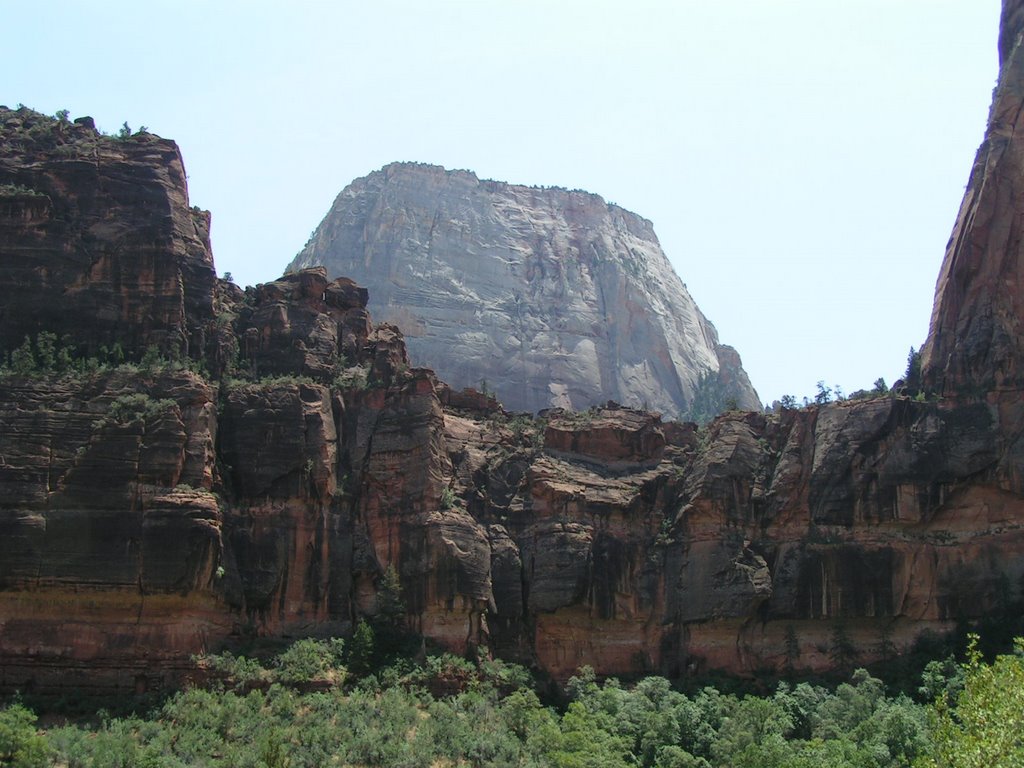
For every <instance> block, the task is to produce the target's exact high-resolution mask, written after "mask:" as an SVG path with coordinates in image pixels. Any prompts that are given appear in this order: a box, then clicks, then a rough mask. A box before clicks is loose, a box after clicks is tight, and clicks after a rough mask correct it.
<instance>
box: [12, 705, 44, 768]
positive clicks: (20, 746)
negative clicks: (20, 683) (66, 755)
mask: <svg viewBox="0 0 1024 768" xmlns="http://www.w3.org/2000/svg"><path fill="white" fill-rule="evenodd" d="M35 723H36V716H35V714H34V713H33V712H32V711H31V710H29V709H26V708H25V707H23V706H21V705H20V704H14V705H12V706H10V707H7V708H6V709H3V710H0V765H9V766H12V768H36V766H39V767H40V768H42V766H46V765H49V754H50V747H49V745H48V744H47V743H46V739H44V738H43V737H42V736H40V735H39V734H38V733H37V732H36V725H35Z"/></svg>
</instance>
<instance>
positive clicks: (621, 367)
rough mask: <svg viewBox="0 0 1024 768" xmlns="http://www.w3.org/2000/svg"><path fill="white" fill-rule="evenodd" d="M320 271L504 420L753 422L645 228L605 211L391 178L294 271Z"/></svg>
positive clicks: (552, 194)
mask: <svg viewBox="0 0 1024 768" xmlns="http://www.w3.org/2000/svg"><path fill="white" fill-rule="evenodd" d="M317 265H323V266H325V267H326V268H327V271H328V274H329V275H332V276H339V275H345V276H347V277H351V278H353V279H354V280H356V281H357V282H358V283H360V284H361V285H365V286H366V287H367V288H368V289H369V291H370V309H371V311H372V312H373V314H374V316H376V317H377V318H378V319H382V320H386V321H388V322H393V323H395V324H397V325H399V326H400V327H401V328H402V329H403V330H404V331H405V335H406V343H407V344H408V347H409V354H410V356H411V358H412V359H413V360H414V361H415V362H416V363H417V364H422V365H429V366H430V367H431V368H433V369H434V370H436V371H437V372H438V374H439V375H440V376H441V377H442V378H443V379H445V380H446V381H448V382H450V383H451V384H452V385H453V386H455V387H460V388H461V387H466V386H473V387H476V388H481V386H482V385H485V386H486V388H487V389H489V390H493V391H494V393H495V394H496V395H497V396H498V399H499V400H501V401H502V402H503V403H504V404H505V405H506V406H507V407H508V408H510V409H512V410H517V411H528V412H530V413H534V412H536V411H537V410H540V409H543V408H549V407H565V408H576V409H584V408H587V407H589V406H591V405H596V404H599V403H601V402H603V401H605V400H608V399H609V398H610V399H614V400H617V401H620V402H623V403H626V404H629V405H632V406H635V407H641V406H642V407H645V408H649V409H652V410H659V411H661V412H663V413H665V414H668V415H670V416H673V417H678V416H681V415H690V416H694V417H702V418H707V417H710V416H712V415H714V414H715V413H717V412H719V411H720V410H721V409H722V407H723V406H724V405H725V404H726V403H730V402H731V403H734V404H735V405H736V406H738V407H740V408H747V409H754V408H759V407H760V401H759V400H758V397H757V394H756V393H755V392H754V389H753V387H752V386H751V384H750V381H749V379H748V378H747V375H746V373H745V372H744V371H743V367H742V365H741V363H740V360H739V355H738V354H737V353H736V352H735V350H733V349H732V348H730V347H727V346H725V345H722V344H719V342H718V334H717V332H716V331H715V328H714V326H713V325H711V323H710V322H709V321H708V320H707V318H705V317H704V315H703V314H702V313H701V311H700V310H699V309H698V308H697V305H696V304H695V303H694V301H693V299H692V298H691V296H690V294H689V292H688V291H687V289H686V286H685V285H683V283H682V282H681V281H680V280H679V277H678V276H677V275H676V273H675V272H674V271H673V269H672V266H671V265H670V264H669V261H668V259H667V258H666V256H665V254H664V252H663V251H662V250H661V246H660V244H659V243H658V238H657V236H656V235H655V233H654V228H653V226H652V224H651V222H650V221H647V220H646V219H643V218H641V217H640V216H637V215H636V214H634V213H630V212H629V211H627V210H624V209H623V208H620V207H618V206H616V205H613V204H608V203H606V202H605V201H604V200H603V199H601V197H599V196H598V195H593V194H589V193H587V192H581V191H578V190H577V191H569V190H565V189H559V188H537V187H523V186H516V185H512V184H504V183H500V182H495V181H482V180H480V179H478V178H477V177H476V175H475V174H473V173H471V172H469V171H448V170H445V169H444V168H441V167H439V166H433V165H424V164H415V163H394V164H391V165H388V166H386V167H384V168H382V169H381V170H379V171H376V172H374V173H371V174H370V175H369V176H366V177H364V178H361V179H357V180H356V181H354V182H353V183H352V184H350V185H349V186H348V187H346V188H345V189H344V190H343V191H342V192H341V194H339V195H338V197H337V199H336V200H335V202H334V205H333V206H332V208H331V210H330V212H329V213H328V214H327V216H326V217H325V218H324V220H323V222H322V223H321V224H320V226H319V227H318V228H317V229H316V231H315V232H314V233H313V236H312V237H311V239H310V241H309V243H308V244H307V245H306V247H305V248H304V249H303V251H302V252H301V253H300V254H299V255H298V256H297V257H296V258H295V260H294V261H293V262H292V264H291V266H290V267H289V270H291V271H294V270H299V269H302V268H306V267H312V266H317Z"/></svg>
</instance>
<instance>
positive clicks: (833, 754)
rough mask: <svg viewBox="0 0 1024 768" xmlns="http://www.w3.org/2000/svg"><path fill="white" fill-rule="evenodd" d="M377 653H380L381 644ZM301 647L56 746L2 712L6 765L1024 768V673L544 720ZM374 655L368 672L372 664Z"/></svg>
mask: <svg viewBox="0 0 1024 768" xmlns="http://www.w3.org/2000/svg"><path fill="white" fill-rule="evenodd" d="M360 642H362V643H364V644H365V643H367V642H370V643H372V642H373V641H372V638H363V639H362V640H361V641H360ZM355 645H356V646H357V647H355V648H354V647H353V641H350V642H349V643H347V644H346V643H343V642H342V641H340V640H327V641H318V640H300V641H298V642H296V643H294V644H293V645H292V646H290V647H289V648H287V649H285V650H284V651H283V652H282V653H281V654H280V655H279V656H278V657H277V658H276V659H274V660H273V661H272V662H271V663H269V664H268V665H266V666H264V665H262V664H260V663H259V662H256V661H254V660H252V659H245V658H241V657H235V656H231V655H229V654H222V655H218V656H213V657H208V658H206V659H204V660H202V665H203V666H204V667H205V668H206V669H207V670H208V671H209V672H210V674H211V676H212V678H213V682H211V683H210V684H209V685H208V686H207V687H195V688H191V689H189V690H185V691H182V692H179V693H177V694H175V695H173V696H171V697H170V698H169V699H167V700H166V701H165V702H164V703H163V704H162V705H161V706H159V707H158V708H157V709H155V710H154V711H153V712H151V713H150V714H149V715H148V716H146V717H139V716H135V715H132V716H128V717H117V718H114V717H109V716H104V715H100V716H99V717H98V719H96V720H94V721H92V722H90V723H88V724H78V725H75V724H66V725H63V726H59V727H51V728H49V729H48V730H45V731H38V730H37V727H36V724H35V715H34V714H33V713H32V712H31V711H30V710H28V709H27V708H25V707H24V706H23V705H22V704H20V703H14V704H12V705H10V706H8V707H7V708H6V709H2V710H0V764H2V765H14V766H47V765H60V766H68V767H69V768H86V767H90V768H107V767H111V768H113V767H114V766H153V767H155V766H175V767H178V768H180V767H182V766H238V767H242V766H253V767H254V768H255V767H256V766H289V768H300V766H311V767H312V766H331V765H336V766H423V767H424V768H427V767H428V766H556V767H560V768H585V767H593V768H615V767H622V768H625V767H626V766H630V767H635V766H640V767H643V768H684V767H685V768H709V767H710V766H731V767H735V768H774V767H776V766H778V767H779V768H782V767H783V766H786V767H787V768H788V767H791V766H793V767H796V768H811V766H828V767H829V768H846V767H849V768H886V767H888V766H916V767H917V768H933V767H935V768H937V767H939V766H943V767H949V768H960V767H961V766H964V767H970V766H986V768H1002V766H1020V765H1024V740H1022V735H1024V657H1022V656H1021V655H1020V654H1019V653H1018V655H1013V656H1000V657H998V658H997V659H996V660H995V662H994V663H992V664H991V665H990V664H987V663H985V662H984V661H983V660H982V658H981V655H980V653H978V652H977V651H976V650H975V649H974V648H975V647H974V646H972V649H971V651H970V653H969V658H968V661H967V663H966V664H963V665H955V664H954V665H949V664H946V663H937V664H936V665H933V666H932V667H930V669H929V673H928V675H927V676H926V679H925V681H924V683H925V685H924V686H923V687H922V693H926V694H928V695H931V694H935V695H936V698H935V701H934V702H933V703H930V704H929V703H918V702H915V701H912V700H911V699H909V698H908V697H907V696H905V695H903V694H900V695H897V696H891V695H888V694H887V693H886V690H885V686H884V684H883V683H882V681H881V680H879V679H878V678H875V677H872V676H871V675H870V674H868V673H867V672H865V671H864V670H857V671H855V672H854V673H853V674H852V676H851V677H850V679H849V681H848V682H845V683H842V684H840V685H838V686H837V687H835V688H834V689H828V688H825V687H822V686H818V685H811V684H809V683H799V684H796V685H792V684H787V683H780V684H779V685H778V687H777V688H776V690H775V691H774V693H773V694H771V695H769V696H752V695H745V696H737V695H733V694H725V693H722V692H720V691H718V690H716V689H714V688H711V687H706V688H704V689H702V690H700V691H698V692H696V693H694V694H692V695H686V694H683V693H681V692H679V691H677V690H675V689H674V688H673V687H672V685H671V684H670V682H669V681H668V680H665V679H664V678H659V677H648V678H645V679H643V680H640V681H639V682H637V683H636V684H635V685H633V686H632V687H625V686H623V685H622V684H620V683H619V682H618V681H617V680H615V679H609V680H606V681H603V682H600V681H598V680H597V679H595V676H594V673H593V671H592V670H590V669H589V668H583V669H582V670H581V671H580V673H579V674H578V675H577V676H576V677H574V678H573V679H572V680H570V681H569V684H568V687H567V701H564V702H562V704H564V707H555V706H548V705H545V704H544V703H542V701H541V699H540V698H539V697H538V695H537V693H536V692H535V691H534V689H533V687H532V685H531V684H532V680H531V678H530V675H529V674H528V672H527V671H526V670H525V669H523V668H522V667H517V666H515V665H510V664H506V663H503V662H500V661H494V662H491V661H484V662H480V663H473V662H469V661H467V660H465V659H462V658H458V657H455V656H452V655H447V654H446V655H442V656H428V657H427V658H426V659H425V660H424V661H423V662H421V663H419V664H414V663H413V662H411V661H409V660H400V661H398V662H396V663H394V664H392V665H390V666H388V667H385V668H382V669H378V670H377V672H376V673H375V674H365V675H363V676H359V675H357V674H355V673H352V672H351V671H350V669H349V667H352V666H356V665H359V664H362V663H365V656H366V654H367V653H369V652H371V651H372V649H367V648H359V647H358V645H359V644H358V643H355ZM360 655H361V656H362V657H361V658H360Z"/></svg>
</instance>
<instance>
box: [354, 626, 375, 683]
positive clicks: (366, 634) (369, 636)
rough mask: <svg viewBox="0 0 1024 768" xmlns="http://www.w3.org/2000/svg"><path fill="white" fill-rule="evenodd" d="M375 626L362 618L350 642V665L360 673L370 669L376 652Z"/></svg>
mask: <svg viewBox="0 0 1024 768" xmlns="http://www.w3.org/2000/svg"><path fill="white" fill-rule="evenodd" d="M374 646H375V642H374V637H373V627H371V626H370V625H369V624H368V623H367V622H366V620H365V619H360V620H359V623H358V624H356V629H355V631H354V632H353V633H352V639H351V640H349V643H348V666H349V668H350V669H351V670H352V671H353V672H356V673H358V674H361V675H362V674H366V673H367V672H369V671H370V667H371V663H372V661H373V654H374Z"/></svg>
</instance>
